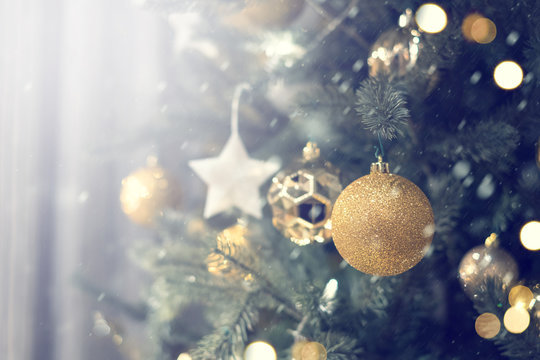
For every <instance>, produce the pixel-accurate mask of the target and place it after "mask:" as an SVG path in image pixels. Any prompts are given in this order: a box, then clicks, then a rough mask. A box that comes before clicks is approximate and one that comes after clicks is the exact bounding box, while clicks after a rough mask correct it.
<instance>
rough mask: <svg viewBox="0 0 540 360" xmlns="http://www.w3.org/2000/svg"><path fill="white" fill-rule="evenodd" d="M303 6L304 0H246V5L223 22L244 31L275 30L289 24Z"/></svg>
mask: <svg viewBox="0 0 540 360" xmlns="http://www.w3.org/2000/svg"><path fill="white" fill-rule="evenodd" d="M303 8H304V0H265V1H261V0H246V6H245V7H244V8H243V9H241V10H240V11H238V12H236V13H233V14H231V15H228V16H227V17H225V19H224V22H225V23H226V24H227V25H230V26H232V27H234V28H236V29H239V30H244V31H246V32H255V31H260V30H276V29H281V28H285V27H287V26H288V25H290V24H291V23H292V22H293V21H294V20H295V19H296V18H297V17H298V16H299V15H300V13H301V12H302V10H303Z"/></svg>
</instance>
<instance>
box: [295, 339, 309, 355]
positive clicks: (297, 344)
mask: <svg viewBox="0 0 540 360" xmlns="http://www.w3.org/2000/svg"><path fill="white" fill-rule="evenodd" d="M307 343H309V341H307V340H300V341H297V342H295V343H294V345H293V346H292V348H291V357H292V359H291V360H302V349H303V348H304V345H306V344H307Z"/></svg>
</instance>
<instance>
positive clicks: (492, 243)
mask: <svg viewBox="0 0 540 360" xmlns="http://www.w3.org/2000/svg"><path fill="white" fill-rule="evenodd" d="M485 244H486V247H498V246H499V238H498V236H497V234H495V233H491V235H489V236H488V237H487V238H486V241H485Z"/></svg>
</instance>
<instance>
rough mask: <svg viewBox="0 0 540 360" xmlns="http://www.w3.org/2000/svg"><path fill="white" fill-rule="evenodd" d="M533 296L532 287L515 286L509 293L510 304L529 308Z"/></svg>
mask: <svg viewBox="0 0 540 360" xmlns="http://www.w3.org/2000/svg"><path fill="white" fill-rule="evenodd" d="M533 298H534V295H533V293H532V291H531V289H529V288H528V287H526V286H523V285H516V286H514V287H513V288H512V290H510V293H509V294H508V302H509V303H510V306H521V307H524V308H527V307H528V306H529V304H530V303H531V301H532V300H533Z"/></svg>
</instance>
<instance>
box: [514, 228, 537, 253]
mask: <svg viewBox="0 0 540 360" xmlns="http://www.w3.org/2000/svg"><path fill="white" fill-rule="evenodd" d="M519 239H520V240H521V245H523V247H524V248H525V249H527V250H531V251H537V250H540V222H538V221H529V222H528V223H526V224H525V225H523V227H522V228H521V231H520V233H519Z"/></svg>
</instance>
